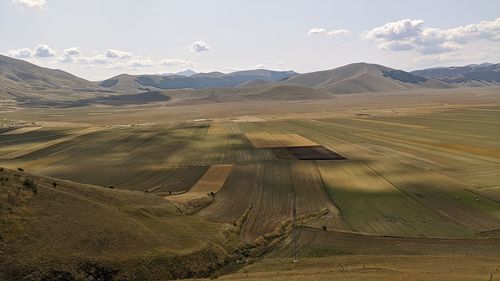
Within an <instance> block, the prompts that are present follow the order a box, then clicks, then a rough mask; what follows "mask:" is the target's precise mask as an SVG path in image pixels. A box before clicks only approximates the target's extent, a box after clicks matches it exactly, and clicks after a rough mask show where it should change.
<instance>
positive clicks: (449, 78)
mask: <svg viewBox="0 0 500 281" xmlns="http://www.w3.org/2000/svg"><path fill="white" fill-rule="evenodd" d="M411 73H412V74H415V75H419V76H422V77H427V78H433V79H438V80H441V81H443V82H446V83H451V84H463V85H466V86H489V85H499V84H500V63H497V64H492V63H483V64H470V65H466V66H453V67H436V68H428V69H423V70H415V71H412V72H411Z"/></svg>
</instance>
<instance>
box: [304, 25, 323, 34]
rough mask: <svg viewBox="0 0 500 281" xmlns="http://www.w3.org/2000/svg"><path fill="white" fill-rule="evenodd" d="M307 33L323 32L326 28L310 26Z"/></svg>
mask: <svg viewBox="0 0 500 281" xmlns="http://www.w3.org/2000/svg"><path fill="white" fill-rule="evenodd" d="M308 33H309V35H317V34H325V33H326V29H324V28H320V27H315V28H311V30H309V32H308Z"/></svg>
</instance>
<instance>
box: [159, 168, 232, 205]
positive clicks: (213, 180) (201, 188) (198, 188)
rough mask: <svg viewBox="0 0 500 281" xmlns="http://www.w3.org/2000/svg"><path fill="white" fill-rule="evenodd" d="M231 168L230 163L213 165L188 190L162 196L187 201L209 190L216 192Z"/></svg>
mask: <svg viewBox="0 0 500 281" xmlns="http://www.w3.org/2000/svg"><path fill="white" fill-rule="evenodd" d="M232 169H233V165H232V164H226V165H214V166H212V167H210V169H208V171H207V172H206V173H205V174H204V175H203V177H202V178H201V179H200V180H199V181H198V182H197V183H196V184H195V185H194V186H193V187H192V188H191V189H190V190H189V191H188V192H186V193H182V194H178V195H173V196H166V197H164V198H166V199H169V200H172V201H176V202H188V201H191V200H193V199H197V198H202V197H205V196H207V194H208V193H210V192H213V193H216V192H217V191H219V190H220V189H221V188H222V186H223V185H224V182H225V181H226V178H227V177H228V176H229V173H231V170H232Z"/></svg>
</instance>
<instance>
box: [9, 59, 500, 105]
mask: <svg viewBox="0 0 500 281" xmlns="http://www.w3.org/2000/svg"><path fill="white" fill-rule="evenodd" d="M184 72H186V71H184ZM192 72H193V73H194V71H192ZM181 73H182V72H181ZM186 73H188V74H189V72H186ZM0 82H1V83H0V96H1V97H2V99H3V104H5V105H20V106H28V107H30V106H60V107H68V106H83V105H91V104H105V105H124V104H143V103H148V102H159V101H162V102H167V103H168V104H172V105H173V104H190V103H218V102H234V101H245V100H263V101H265V100H309V99H319V98H325V99H328V98H332V97H334V94H349V93H377V92H396V91H407V90H418V89H445V88H453V87H464V86H465V87H469V86H479V87H482V86H495V85H499V84H500V64H480V65H469V66H464V67H451V68H449V67H442V68H432V69H426V70H417V71H413V72H406V71H403V70H398V69H393V68H389V67H386V66H382V65H378V64H370V63H353V64H349V65H345V66H342V67H338V68H334V69H330V70H324V71H317V72H310V73H305V74H298V73H296V72H294V71H272V70H266V69H256V70H245V71H237V72H232V73H227V74H225V73H222V72H209V73H196V74H193V75H191V76H184V75H178V74H173V75H130V74H120V75H117V76H114V77H112V78H110V79H106V80H104V81H101V82H91V81H87V80H85V79H82V78H79V77H76V76H74V75H72V74H70V73H67V72H64V71H62V70H55V69H49V68H44V67H39V66H36V65H34V64H31V63H29V62H26V61H23V60H18V59H13V58H10V57H6V56H0ZM144 93H154V94H151V95H144ZM130 95H133V96H130ZM112 96H122V97H112ZM162 96H164V98H163V97H162Z"/></svg>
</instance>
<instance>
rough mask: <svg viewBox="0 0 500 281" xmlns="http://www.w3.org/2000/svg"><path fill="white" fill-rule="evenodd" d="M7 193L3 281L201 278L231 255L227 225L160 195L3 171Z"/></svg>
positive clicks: (1, 234)
mask: <svg viewBox="0 0 500 281" xmlns="http://www.w3.org/2000/svg"><path fill="white" fill-rule="evenodd" d="M0 190H1V192H0V194H1V196H0V214H1V215H0V224H1V227H0V249H1V252H2V253H3V254H2V255H1V258H0V279H2V280H19V279H22V278H23V277H24V276H28V277H27V279H23V280H40V279H43V278H46V279H44V280H56V279H57V278H62V277H63V276H67V278H69V276H74V277H78V276H80V278H81V277H85V278H91V277H93V278H96V279H97V280H110V279H111V278H116V279H129V278H135V279H141V280H144V279H149V280H152V279H154V280H160V279H162V280H163V279H168V278H169V277H170V278H171V277H189V276H197V275H201V276H202V275H204V274H207V273H210V272H211V271H213V270H214V269H215V268H216V267H217V263H219V262H221V261H223V260H224V259H225V258H226V257H227V256H228V255H229V254H228V253H229V247H228V246H229V245H228V244H227V243H226V246H225V247H222V246H221V243H220V240H219V239H220V238H219V237H220V236H219V234H220V233H221V230H222V229H223V228H222V226H220V225H217V224H213V223H208V222H205V221H203V220H201V219H199V218H196V217H192V216H186V211H187V210H186V208H185V207H183V206H182V205H178V204H175V203H172V202H169V201H167V200H164V199H162V198H161V197H158V196H155V195H151V194H147V193H143V192H130V191H123V190H113V189H109V188H105V187H98V186H90V185H82V184H77V183H73V182H68V181H62V180H57V179H53V178H47V177H42V176H33V175H31V174H28V173H24V172H21V171H13V170H7V169H4V168H1V169H0ZM184 257H185V258H184ZM165 265H169V266H166V267H165ZM28 273H29V275H28ZM25 278H26V277H25ZM103 278H104V279H103ZM57 280H70V279H57ZM93 280H94V279H93Z"/></svg>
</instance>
